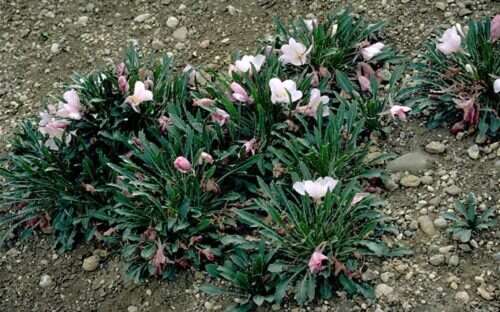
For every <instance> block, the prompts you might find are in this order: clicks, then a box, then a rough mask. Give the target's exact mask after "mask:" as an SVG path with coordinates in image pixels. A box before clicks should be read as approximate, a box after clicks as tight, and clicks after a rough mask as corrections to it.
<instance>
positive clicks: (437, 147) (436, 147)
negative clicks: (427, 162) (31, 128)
mask: <svg viewBox="0 0 500 312" xmlns="http://www.w3.org/2000/svg"><path fill="white" fill-rule="evenodd" d="M425 150H426V151H427V152H428V153H430V154H442V153H444V152H445V151H446V146H445V145H444V144H443V143H441V142H437V141H432V142H430V143H429V144H427V145H426V146H425Z"/></svg>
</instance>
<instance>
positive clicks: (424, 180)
mask: <svg viewBox="0 0 500 312" xmlns="http://www.w3.org/2000/svg"><path fill="white" fill-rule="evenodd" d="M420 182H422V184H425V185H430V184H432V182H434V179H433V178H432V177H431V176H423V177H421V178H420Z"/></svg>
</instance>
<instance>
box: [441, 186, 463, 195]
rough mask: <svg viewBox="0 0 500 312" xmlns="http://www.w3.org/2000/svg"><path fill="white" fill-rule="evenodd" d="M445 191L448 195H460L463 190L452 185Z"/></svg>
mask: <svg viewBox="0 0 500 312" xmlns="http://www.w3.org/2000/svg"><path fill="white" fill-rule="evenodd" d="M444 191H445V192H446V194H448V195H458V194H460V192H461V191H462V189H461V188H459V187H458V186H456V185H450V186H448V187H447V188H445V189H444Z"/></svg>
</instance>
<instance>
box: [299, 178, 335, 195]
mask: <svg viewBox="0 0 500 312" xmlns="http://www.w3.org/2000/svg"><path fill="white" fill-rule="evenodd" d="M337 183H338V180H335V179H333V178H332V177H324V178H319V179H317V180H316V181H311V180H306V181H301V182H295V183H294V184H293V189H294V190H295V191H296V192H297V193H299V194H300V195H302V196H305V195H308V196H310V197H311V198H313V199H314V200H319V199H321V198H323V197H325V196H326V194H327V193H328V192H331V191H333V189H335V186H337Z"/></svg>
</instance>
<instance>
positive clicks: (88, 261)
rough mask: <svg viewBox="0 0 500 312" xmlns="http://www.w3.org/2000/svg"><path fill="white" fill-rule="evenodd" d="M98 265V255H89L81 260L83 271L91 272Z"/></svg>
mask: <svg viewBox="0 0 500 312" xmlns="http://www.w3.org/2000/svg"><path fill="white" fill-rule="evenodd" d="M98 267H99V257H98V256H95V255H94V256H90V257H87V258H85V259H84V260H83V264H82V268H83V270H84V271H87V272H92V271H95V270H96V269H97V268H98Z"/></svg>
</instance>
